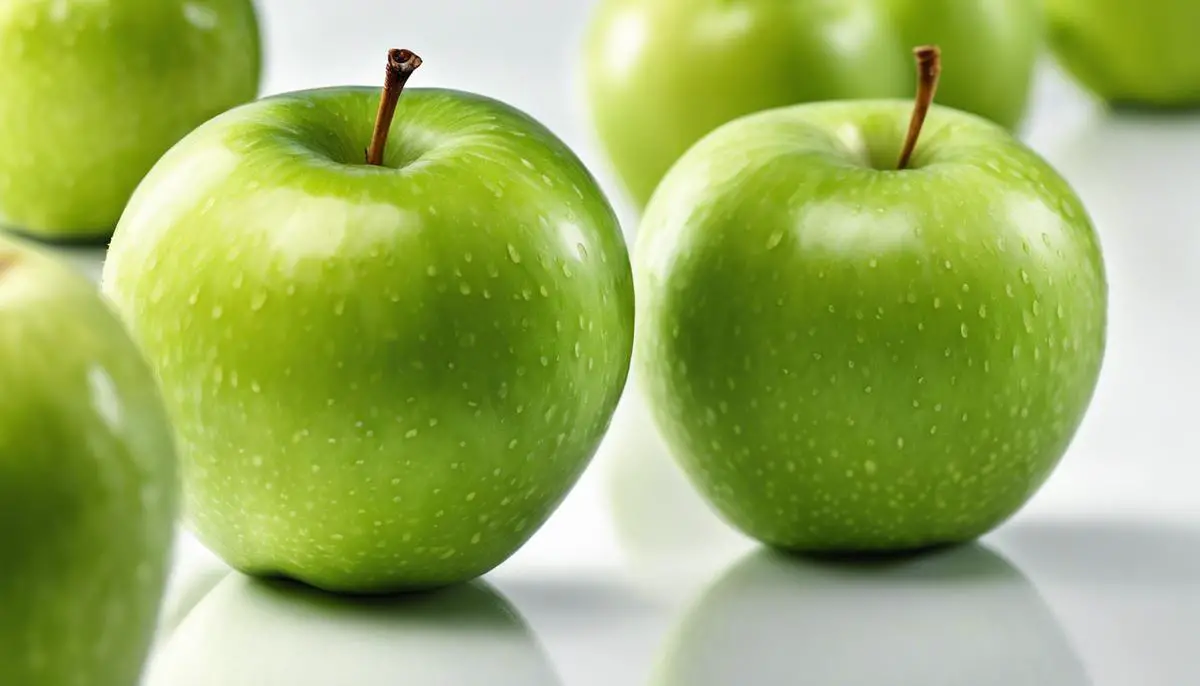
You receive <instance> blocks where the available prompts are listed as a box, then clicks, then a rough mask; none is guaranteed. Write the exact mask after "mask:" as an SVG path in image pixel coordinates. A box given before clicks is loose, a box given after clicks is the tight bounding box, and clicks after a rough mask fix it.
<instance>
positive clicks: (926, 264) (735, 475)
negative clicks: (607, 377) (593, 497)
mask: <svg viewBox="0 0 1200 686" xmlns="http://www.w3.org/2000/svg"><path fill="white" fill-rule="evenodd" d="M923 92H925V91H923ZM911 110H912V106H911V105H910V104H909V103H905V102H899V101H869V102H864V101H859V102H834V103H818V104H810V105H800V106H796V107H792V108H784V109H778V110H774V111H771V112H766V113H760V114H757V115H752V116H750V117H746V118H743V119H741V120H738V121H736V122H733V123H731V124H728V125H726V126H724V127H722V128H721V129H719V130H717V131H716V132H714V133H713V134H711V135H710V136H708V137H707V138H706V139H705V140H704V141H702V142H701V143H699V144H698V145H697V146H696V147H694V148H692V149H691V150H690V151H689V152H688V153H687V155H685V157H684V158H683V159H682V160H681V161H680V162H679V163H678V164H677V165H676V166H675V168H674V169H672V171H671V173H670V174H669V175H668V176H667V178H666V179H665V180H664V182H663V185H662V187H661V188H660V189H659V191H658V192H657V193H655V196H654V200H653V201H652V202H651V204H650V206H649V208H648V209H647V210H646V215H645V219H644V222H643V224H642V227H641V232H640V235H639V237H638V247H637V254H636V260H635V263H636V269H635V271H636V275H637V277H636V278H637V285H638V296H639V301H638V304H639V319H638V341H639V342H638V344H637V347H638V352H637V359H638V368H639V378H640V379H641V381H642V384H641V385H642V386H643V387H644V388H645V389H646V390H647V392H648V394H649V402H650V404H651V406H652V407H653V408H654V412H655V415H656V418H657V422H658V424H659V426H660V427H661V428H662V431H663V435H664V437H665V438H666V440H667V442H668V444H669V446H670V447H671V450H672V453H673V454H674V456H675V457H676V458H677V459H679V460H680V461H681V463H682V464H683V466H684V468H685V470H686V471H687V472H688V474H689V475H690V477H691V479H692V480H693V481H694V482H695V483H696V484H697V485H698V486H699V488H700V489H701V491H702V492H703V493H704V494H705V495H706V496H707V497H708V498H709V499H710V500H711V501H712V502H713V503H714V504H715V505H716V506H717V508H718V509H719V510H720V511H721V512H722V513H723V514H724V515H725V517H726V518H727V519H729V520H730V521H731V522H732V523H734V524H735V525H737V526H738V527H739V528H741V529H742V530H743V531H745V532H747V533H748V534H750V535H751V536H753V537H755V538H757V539H758V540H760V541H764V542H766V543H768V544H771V545H774V546H778V547H781V548H787V549H792V550H799V551H868V550H870V551H874V550H898V549H912V548H920V547H924V546H931V545H938V544H945V543H955V542H961V541H964V540H968V539H972V538H974V537H977V536H979V535H981V534H983V533H985V532H987V531H989V530H990V529H992V528H993V527H995V526H997V525H998V524H999V523H1001V522H1002V521H1004V520H1005V519H1007V518H1008V517H1009V516H1010V515H1012V514H1013V513H1014V512H1016V510H1017V509H1019V508H1020V507H1021V506H1022V505H1024V504H1025V502H1026V501H1027V500H1028V499H1029V498H1030V497H1031V496H1032V495H1033V494H1034V493H1035V492H1036V491H1037V489H1038V488H1039V487H1040V486H1041V484H1042V483H1043V482H1044V481H1045V479H1046V478H1047V477H1048V476H1049V475H1050V473H1051V471H1052V470H1053V469H1054V467H1055V466H1056V465H1057V464H1058V462H1059V460H1060V459H1061V457H1062V456H1063V454H1064V453H1065V451H1066V449H1067V447H1068V445H1069V444H1070V442H1071V440H1072V438H1073V437H1074V435H1075V432H1076V430H1077V428H1078V426H1079V424H1080V423H1081V421H1082V419H1083V417H1084V414H1085V412H1086V410H1087V408H1088V406H1089V404H1090V401H1091V398H1092V394H1093V391H1094V389H1095V387H1096V383H1097V379H1098V376H1099V372H1100V368H1101V363H1102V359H1103V356H1104V351H1105V347H1106V340H1107V338H1106V333H1107V331H1106V329H1107V303H1108V288H1107V283H1106V273H1105V265H1104V262H1103V258H1102V254H1101V248H1100V244H1099V240H1098V238H1097V235H1096V233H1095V231H1094V230H1093V227H1092V224H1091V221H1090V219H1089V216H1088V213H1087V212H1086V210H1085V209H1084V207H1083V205H1082V204H1081V203H1080V201H1079V199H1078V198H1077V197H1076V195H1075V193H1074V192H1073V191H1072V189H1071V188H1070V187H1069V186H1068V184H1067V183H1066V182H1065V181H1064V180H1063V179H1062V178H1061V177H1060V176H1059V175H1058V174H1057V173H1056V172H1055V170H1054V169H1053V168H1051V167H1050V166H1049V165H1048V164H1047V163H1046V162H1045V161H1044V160H1043V159H1041V158H1040V157H1039V156H1038V155H1037V154H1036V153H1034V152H1033V151H1031V150H1030V149H1029V148H1027V147H1026V146H1024V145H1023V144H1021V143H1020V142H1019V141H1017V140H1016V139H1015V138H1013V137H1012V136H1011V135H1010V134H1009V133H1008V132H1007V131H1005V130H1004V129H1003V128H1001V127H1000V126H998V125H995V124H993V123H990V122H988V121H986V120H984V119H982V118H979V117H976V116H974V115H969V114H965V113H962V112H958V111H955V110H949V109H944V108H937V107H935V108H934V109H933V110H932V112H931V113H930V115H929V119H928V123H927V124H926V125H925V129H924V132H923V133H922V134H921V136H920V142H919V144H918V145H917V147H916V151H915V155H914V156H913V157H912V158H911V163H910V164H907V165H898V162H897V160H898V158H899V157H900V155H899V154H898V151H899V150H900V149H901V148H902V146H903V143H904V142H905V141H906V139H909V140H911V137H906V132H907V131H908V130H909V120H910V112H911ZM897 166H900V167H901V168H900V169H897Z"/></svg>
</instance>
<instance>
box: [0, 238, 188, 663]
mask: <svg viewBox="0 0 1200 686" xmlns="http://www.w3.org/2000/svg"><path fill="white" fill-rule="evenodd" d="M174 479H175V452H174V445H173V442H172V438H171V430H170V427H169V426H168V424H167V415H166V412H165V410H164V409H163V406H162V402H161V400H160V399H159V396H158V390H157V388H156V387H155V384H154V378H153V375H152V374H151V372H150V370H149V368H148V367H147V366H146V363H145V361H144V360H143V359H142V357H141V356H140V354H139V353H138V351H137V349H136V347H135V346H134V344H133V342H132V341H130V340H129V337H128V335H127V334H126V333H125V330H124V328H122V326H121V324H120V323H119V322H118V321H117V318H116V317H115V316H114V315H113V313H112V312H111V311H110V310H109V309H108V307H107V306H106V305H105V304H104V303H103V302H102V301H101V299H100V298H99V297H98V295H97V294H96V292H95V289H94V287H93V286H92V285H91V283H89V282H88V281H87V280H86V279H84V278H83V277H82V276H80V275H78V274H77V273H75V272H74V271H73V270H71V268H69V267H67V266H66V265H63V264H60V263H59V262H58V261H57V260H54V259H53V258H51V257H49V256H47V255H44V254H42V253H41V252H39V251H36V250H35V249H31V248H29V247H28V246H25V245H23V244H21V243H19V242H13V241H12V240H10V239H3V238H0V683H3V684H6V685H7V684H12V685H13V686H17V685H18V684H19V685H20V686H75V685H77V684H95V685H97V686H101V685H102V686H134V684H136V683H137V680H138V676H139V673H140V672H141V667H142V661H143V660H144V659H145V656H146V652H147V649H148V647H149V645H150V640H151V635H152V633H153V630H154V623H155V618H156V613H157V609H158V606H159V602H160V597H161V594H162V590H163V586H164V583H165V577H166V569H165V568H166V562H167V553H168V549H169V547H170V543H171V534H172V530H173V527H172V525H173V515H174V507H175V502H176V484H175V480H174Z"/></svg>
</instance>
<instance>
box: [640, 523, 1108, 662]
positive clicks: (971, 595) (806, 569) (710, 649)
mask: <svg viewBox="0 0 1200 686" xmlns="http://www.w3.org/2000/svg"><path fill="white" fill-rule="evenodd" d="M652 683H653V684H655V686H728V685H729V684H755V686H783V685H784V684H797V683H801V684H845V685H846V686H870V685H874V684H921V685H922V686H961V685H962V684H971V685H972V686H1014V685H1015V684H1056V686H1084V685H1085V684H1090V683H1091V680H1090V679H1089V678H1088V674H1087V671H1086V669H1085V668H1084V666H1083V664H1082V663H1081V661H1080V659H1079V657H1078V656H1077V655H1075V653H1074V651H1073V649H1072V647H1071V644H1070V641H1069V640H1068V638H1067V636H1066V635H1065V633H1064V632H1063V629H1062V627H1061V625H1060V624H1059V621H1058V619H1057V618H1056V617H1055V616H1054V613H1053V612H1052V611H1051V609H1050V608H1049V607H1048V606H1047V604H1046V602H1045V600H1043V599H1042V597H1041V595H1040V594H1039V593H1038V591H1037V589H1036V588H1034V586H1033V585H1032V584H1030V582H1029V581H1028V579H1026V577H1025V575H1024V574H1022V573H1021V571H1020V570H1018V569H1016V568H1015V567H1013V566H1012V565H1011V564H1009V563H1008V562H1007V561H1006V560H1004V559H1003V558H1001V557H1000V556H998V555H996V554H995V553H993V552H991V551H990V550H988V549H986V548H983V547H980V546H976V545H972V546H967V547H963V548H957V549H954V550H950V551H942V552H939V553H938V554H936V555H929V556H922V557H918V558H916V559H898V560H895V559H893V560H889V559H881V560H877V561H872V562H861V563H846V564H839V563H834V562H826V563H810V562H804V561H800V560H795V559H790V558H788V557H786V556H783V555H779V554H778V553H775V552H773V551H759V552H757V553H753V554H750V555H748V556H746V557H745V558H743V559H742V560H741V561H740V562H738V563H737V564H735V565H733V567H732V568H731V569H729V570H728V571H727V572H726V573H725V574H724V575H723V576H722V577H721V578H719V579H718V580H717V581H716V582H715V583H713V584H712V585H711V586H710V587H709V588H708V589H707V590H706V591H705V592H704V593H703V594H702V595H701V596H700V598H699V599H698V600H697V601H696V603H695V605H694V606H693V607H692V608H691V609H690V610H689V611H688V612H687V613H686V614H685V615H684V616H683V618H682V620H681V621H680V623H679V626H678V627H677V629H676V630H675V632H674V634H673V635H672V637H671V638H670V640H669V641H668V642H667V648H666V650H665V652H664V653H663V654H662V656H661V657H660V662H659V664H658V671H657V674H656V678H655V679H654V680H653V681H652Z"/></svg>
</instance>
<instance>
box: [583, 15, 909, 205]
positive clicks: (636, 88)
mask: <svg viewBox="0 0 1200 686" xmlns="http://www.w3.org/2000/svg"><path fill="white" fill-rule="evenodd" d="M905 49H906V46H903V45H901V44H900V42H899V40H898V36H897V35H896V32H895V31H894V30H893V29H892V26H891V22H890V21H889V19H888V16H887V12H886V11H885V10H883V9H882V8H880V7H879V5H878V3H877V2H875V1H874V0H810V1H807V2H794V1H792V0H788V1H786V2H779V1H778V0H747V1H745V2H723V1H717V0H703V1H702V2H695V1H694V0H603V2H601V3H600V5H599V7H598V8H597V9H596V10H595V13H594V16H593V17H592V20H591V25H590V28H589V30H588V34H587V41H586V48H585V51H586V54H585V67H584V70H585V80H586V84H587V87H586V90H587V96H588V101H589V103H590V105H589V106H590V111H591V115H592V121H593V124H594V125H595V127H596V131H597V133H598V135H599V139H600V142H601V144H602V146H603V148H604V149H605V151H606V152H607V154H608V157H609V160H610V162H611V164H612V166H613V168H614V170H615V172H616V173H617V176H618V177H619V178H620V179H621V181H622V183H623V184H624V186H625V189H626V191H627V192H628V194H629V195H630V197H631V198H632V200H633V201H634V202H635V203H636V204H637V205H638V206H639V207H641V206H644V205H645V203H646V202H647V201H648V200H649V199H650V195H651V193H653V191H654V189H655V187H656V186H657V185H658V183H659V181H660V180H661V179H662V177H663V175H664V174H665V173H666V171H667V169H669V168H670V166H671V165H672V164H673V163H674V162H675V160H677V159H678V158H679V156H680V155H682V154H683V153H684V151H686V150H687V149H688V148H689V147H691V145H692V144H693V143H695V142H696V141H698V140H700V138H702V137H703V136H704V135H705V134H707V133H709V132H710V131H712V130H713V129H715V128H717V127H718V126H720V125H721V124H724V123H726V122H728V121H731V120H733V119H735V118H737V117H739V116H742V115H746V114H750V113H753V112H757V111H760V110H764V109H769V108H773V107H781V106H785V105H792V104H796V103H801V102H809V101H815V100H834V99H842V98H866V97H876V98H878V97H893V96H894V97H901V96H904V95H907V94H908V93H909V89H910V81H911V77H910V73H911V71H912V67H911V59H910V58H909V57H908V55H907V53H906V52H905Z"/></svg>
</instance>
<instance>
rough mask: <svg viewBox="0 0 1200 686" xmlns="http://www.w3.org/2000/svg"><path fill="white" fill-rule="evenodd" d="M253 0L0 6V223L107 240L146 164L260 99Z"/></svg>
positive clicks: (44, 1) (47, 0)
mask: <svg viewBox="0 0 1200 686" xmlns="http://www.w3.org/2000/svg"><path fill="white" fill-rule="evenodd" d="M260 50H261V48H260V38H259V28H258V21H257V18H256V15H255V10H254V5H253V3H252V2H251V0H204V1H203V2H193V1H191V0H107V1H106V2H95V1H94V0H15V2H11V1H10V2H5V3H0V64H3V65H4V68H3V69H0V94H2V96H0V150H3V151H4V154H3V155H0V227H4V228H7V229H11V230H13V231H17V232H20V233H22V234H25V235H28V236H32V237H36V238H38V239H42V240H50V241H56V242H57V241H64V242H77V241H103V240H107V238H108V237H109V236H111V235H112V231H113V227H114V226H116V223H117V220H118V219H119V218H120V216H121V212H122V210H123V209H124V207H125V203H126V202H127V201H128V200H129V196H130V194H131V193H132V192H133V190H134V188H135V187H136V186H137V184H138V182H140V181H141V179H142V177H143V176H145V174H146V172H148V171H149V170H150V168H151V167H152V166H153V165H154V163H155V161H156V160H158V158H159V157H160V156H161V155H162V154H163V153H164V152H166V151H167V149H168V148H170V147H171V146H172V145H173V144H175V143H176V142H177V141H179V139H181V138H183V136H184V135H186V134H187V133H188V132H189V131H191V130H192V129H193V128H195V127H196V126H198V125H200V124H202V123H203V122H204V121H206V120H207V119H209V118H211V117H213V116H215V115H217V114H219V113H221V112H223V111H224V110H226V109H228V108H229V107H232V106H234V105H238V104H241V103H243V102H246V101H249V100H252V99H254V98H255V97H256V96H257V95H258V88H259V78H260V70H261V66H260V62H261V56H260Z"/></svg>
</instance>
